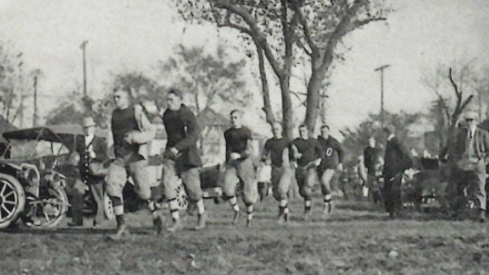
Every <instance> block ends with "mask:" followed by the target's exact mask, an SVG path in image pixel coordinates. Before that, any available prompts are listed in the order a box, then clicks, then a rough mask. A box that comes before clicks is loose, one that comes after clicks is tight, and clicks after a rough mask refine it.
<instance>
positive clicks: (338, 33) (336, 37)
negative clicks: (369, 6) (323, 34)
mask: <svg viewBox="0 0 489 275" xmlns="http://www.w3.org/2000/svg"><path fill="white" fill-rule="evenodd" d="M366 3H367V1H366V0H355V2H354V3H353V5H352V6H351V7H350V8H349V9H347V11H346V13H345V15H344V16H343V18H342V19H341V21H340V23H338V25H337V26H336V28H335V30H334V31H333V33H332V34H331V38H330V39H329V40H328V43H327V44H326V48H325V49H324V51H323V55H322V65H321V67H322V69H324V67H325V66H327V65H328V64H329V63H330V62H331V61H332V58H333V56H332V53H333V52H334V48H336V45H337V44H338V42H339V41H340V40H341V38H343V36H344V35H345V34H346V33H348V31H350V24H351V21H352V18H353V16H354V15H355V14H356V13H357V12H358V11H359V10H360V8H362V7H363V6H364V5H365V4H366Z"/></svg>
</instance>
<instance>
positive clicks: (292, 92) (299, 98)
mask: <svg viewBox="0 0 489 275" xmlns="http://www.w3.org/2000/svg"><path fill="white" fill-rule="evenodd" d="M289 92H290V93H291V94H293V95H295V97H297V99H298V100H299V102H300V104H301V105H304V106H305V107H307V101H302V99H301V97H300V96H299V94H300V93H298V92H294V91H289ZM304 95H307V94H304Z"/></svg>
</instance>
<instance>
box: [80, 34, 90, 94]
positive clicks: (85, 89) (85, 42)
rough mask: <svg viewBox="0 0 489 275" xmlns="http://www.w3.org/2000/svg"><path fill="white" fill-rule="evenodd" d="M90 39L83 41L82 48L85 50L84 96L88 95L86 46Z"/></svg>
mask: <svg viewBox="0 0 489 275" xmlns="http://www.w3.org/2000/svg"><path fill="white" fill-rule="evenodd" d="M87 44H88V41H87V40H85V41H83V42H82V43H81V45H80V49H81V50H82V51H83V96H84V97H86V96H87V64H86V48H87Z"/></svg>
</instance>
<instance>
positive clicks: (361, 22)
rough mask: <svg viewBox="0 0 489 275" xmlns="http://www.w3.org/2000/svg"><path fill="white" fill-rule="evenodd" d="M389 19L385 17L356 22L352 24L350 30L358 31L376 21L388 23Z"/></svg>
mask: <svg viewBox="0 0 489 275" xmlns="http://www.w3.org/2000/svg"><path fill="white" fill-rule="evenodd" d="M386 20H387V18H385V17H374V18H369V19H365V20H355V21H354V22H353V23H352V26H351V28H350V31H352V30H354V29H358V28H360V27H362V26H365V25H367V24H369V23H371V22H375V21H386Z"/></svg>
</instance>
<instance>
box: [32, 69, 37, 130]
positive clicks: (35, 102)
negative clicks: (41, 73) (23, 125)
mask: <svg viewBox="0 0 489 275" xmlns="http://www.w3.org/2000/svg"><path fill="white" fill-rule="evenodd" d="M37 119H38V115H37V75H36V76H34V117H33V118H32V126H33V127H36V126H37Z"/></svg>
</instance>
